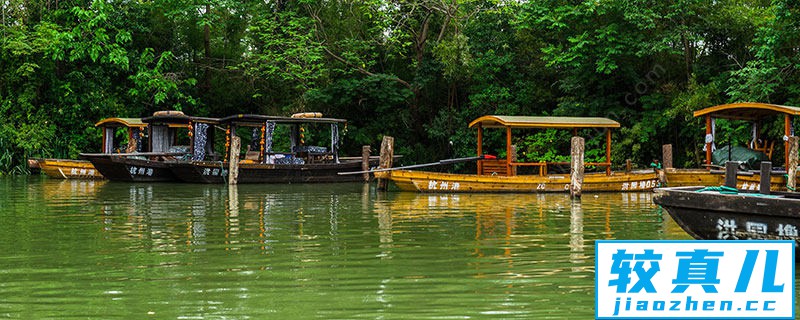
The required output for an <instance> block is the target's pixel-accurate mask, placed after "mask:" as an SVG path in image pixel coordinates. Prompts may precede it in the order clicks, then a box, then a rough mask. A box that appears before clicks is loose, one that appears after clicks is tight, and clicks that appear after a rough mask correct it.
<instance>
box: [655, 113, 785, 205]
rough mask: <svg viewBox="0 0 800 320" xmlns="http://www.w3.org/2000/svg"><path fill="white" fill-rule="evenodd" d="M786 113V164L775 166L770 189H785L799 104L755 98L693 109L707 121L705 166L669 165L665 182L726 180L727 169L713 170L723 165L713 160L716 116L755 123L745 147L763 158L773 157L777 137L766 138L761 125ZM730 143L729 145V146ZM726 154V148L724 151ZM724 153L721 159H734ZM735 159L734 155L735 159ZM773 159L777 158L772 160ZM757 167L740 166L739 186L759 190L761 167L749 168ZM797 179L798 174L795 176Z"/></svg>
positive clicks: (682, 183)
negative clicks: (759, 169) (771, 101)
mask: <svg viewBox="0 0 800 320" xmlns="http://www.w3.org/2000/svg"><path fill="white" fill-rule="evenodd" d="M781 115H782V116H783V122H784V138H783V140H784V143H783V146H784V147H783V150H784V152H783V154H784V158H783V160H784V161H783V163H784V167H778V168H773V170H772V171H771V173H770V189H771V190H774V191H786V190H787V188H786V185H787V177H786V169H785V166H786V164H787V163H788V162H789V156H788V152H786V150H788V149H789V141H788V137H790V136H792V135H793V134H792V132H794V130H793V129H792V117H794V116H796V115H800V108H798V107H793V106H784V105H776V104H768V103H756V102H739V103H729V104H723V105H718V106H713V107H708V108H705V109H701V110H697V111H695V112H694V116H695V117H703V118H704V119H705V123H706V131H705V134H706V136H705V145H704V147H703V150H704V151H705V161H704V166H705V167H706V168H704V169H682V168H666V169H665V170H664V172H665V176H666V183H667V185H668V186H670V187H681V186H718V185H720V184H722V183H723V182H724V180H725V176H724V171H722V170H714V167H715V166H720V164H719V163H717V164H716V165H715V163H713V158H714V156H715V155H714V152H715V150H716V144H715V140H716V139H717V136H718V134H717V132H716V131H717V130H716V119H727V120H739V121H748V122H750V123H751V124H752V126H753V127H752V128H753V130H752V132H753V137H752V140H751V141H750V144H749V145H748V146H747V147H746V148H742V149H746V150H749V151H751V152H752V153H754V154H758V155H761V157H762V159H772V158H774V156H773V155H774V153H775V151H776V150H775V149H776V148H775V145H776V142H775V140H776V139H767V138H766V137H764V136H763V133H762V131H763V130H762V129H763V128H762V127H763V126H764V123H765V122H766V121H768V120H770V119H773V120H774V119H775V117H780V116H781ZM730 147H731V146H729V148H728V149H731V148H730ZM723 154H726V152H723ZM728 155H729V153H727V155H725V156H724V157H723V158H725V159H721V161H726V160H731V159H727V156H728ZM734 160H735V159H734ZM773 162H774V161H773ZM750 169H755V170H749V169H745V170H740V171H739V174H738V177H737V180H738V185H737V187H738V188H740V189H745V190H756V189H758V188H759V183H760V180H761V178H760V172H759V171H758V168H750ZM795 179H796V177H795Z"/></svg>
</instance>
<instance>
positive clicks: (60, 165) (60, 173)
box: [37, 159, 103, 179]
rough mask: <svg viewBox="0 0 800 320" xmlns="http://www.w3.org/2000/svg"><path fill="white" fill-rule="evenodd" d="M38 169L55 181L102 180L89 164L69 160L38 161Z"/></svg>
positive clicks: (101, 176)
mask: <svg viewBox="0 0 800 320" xmlns="http://www.w3.org/2000/svg"><path fill="white" fill-rule="evenodd" d="M37 161H38V162H39V167H40V168H41V170H42V172H44V174H46V175H47V176H48V177H51V178H57V179H103V175H102V174H100V172H99V171H97V169H95V168H94V166H93V165H92V163H91V162H89V161H85V160H69V159H38V160H37Z"/></svg>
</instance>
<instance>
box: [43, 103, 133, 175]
mask: <svg viewBox="0 0 800 320" xmlns="http://www.w3.org/2000/svg"><path fill="white" fill-rule="evenodd" d="M95 126H96V127H101V128H102V132H103V146H102V150H101V152H102V154H112V153H115V152H117V153H119V152H135V151H137V150H141V148H142V143H141V140H142V132H143V130H144V129H145V128H146V127H147V124H146V123H143V122H142V120H141V119H139V118H106V119H103V120H100V121H99V122H97V123H96V124H95ZM120 129H124V130H126V131H127V132H126V135H127V143H126V144H125V145H123V146H117V144H118V143H120V141H117V139H116V133H117V130H120ZM31 160H32V161H29V166H30V167H31V168H34V167H38V168H39V169H40V170H41V171H42V172H44V173H45V174H46V175H47V176H48V177H51V178H59V179H103V178H104V177H103V175H102V174H101V173H100V171H99V170H97V169H96V168H95V167H94V165H93V164H92V163H91V162H89V161H87V160H73V159H50V158H44V159H39V158H35V159H31ZM34 163H35V165H34Z"/></svg>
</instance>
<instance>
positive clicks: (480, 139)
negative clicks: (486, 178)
mask: <svg viewBox="0 0 800 320" xmlns="http://www.w3.org/2000/svg"><path fill="white" fill-rule="evenodd" d="M482 155H483V126H481V125H480V124H478V156H479V157H480V156H482ZM481 174H483V162H482V161H478V175H481Z"/></svg>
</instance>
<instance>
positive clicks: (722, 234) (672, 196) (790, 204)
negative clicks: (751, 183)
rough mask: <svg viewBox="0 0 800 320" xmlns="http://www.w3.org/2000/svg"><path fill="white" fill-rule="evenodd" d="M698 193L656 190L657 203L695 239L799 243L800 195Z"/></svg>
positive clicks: (691, 188)
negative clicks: (768, 195)
mask: <svg viewBox="0 0 800 320" xmlns="http://www.w3.org/2000/svg"><path fill="white" fill-rule="evenodd" d="M698 189H700V188H699V187H683V188H664V189H656V191H655V193H656V194H655V195H654V196H653V202H655V203H656V204H658V205H660V206H661V207H662V208H664V210H666V211H667V212H668V213H669V215H670V216H671V217H672V219H673V220H675V222H676V223H677V224H678V225H679V226H680V227H681V228H682V229H683V230H684V231H686V233H688V234H689V235H690V236H692V237H693V238H695V239H700V240H750V239H767V240H794V241H798V239H799V238H798V227H800V199H798V198H797V197H800V195H792V194H790V193H775V194H774V195H772V196H770V197H765V196H762V195H758V194H755V193H741V194H720V193H719V192H697V190H698ZM795 248H798V247H797V246H795ZM796 250H797V249H796ZM798 253H800V252H798ZM798 258H800V256H798Z"/></svg>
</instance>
